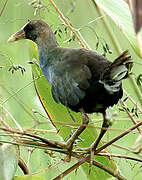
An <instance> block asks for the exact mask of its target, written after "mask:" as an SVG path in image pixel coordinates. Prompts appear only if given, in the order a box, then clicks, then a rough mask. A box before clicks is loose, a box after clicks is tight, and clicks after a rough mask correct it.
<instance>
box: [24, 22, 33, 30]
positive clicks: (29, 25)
mask: <svg viewBox="0 0 142 180" xmlns="http://www.w3.org/2000/svg"><path fill="white" fill-rule="evenodd" d="M25 28H26V30H27V31H32V30H33V29H34V27H33V25H31V24H27V26H26V27H25Z"/></svg>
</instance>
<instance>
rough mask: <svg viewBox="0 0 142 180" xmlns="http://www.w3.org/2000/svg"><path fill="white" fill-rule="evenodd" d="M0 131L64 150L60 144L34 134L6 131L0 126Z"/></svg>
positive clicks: (63, 145) (63, 146)
mask: <svg viewBox="0 0 142 180" xmlns="http://www.w3.org/2000/svg"><path fill="white" fill-rule="evenodd" d="M0 129H1V130H3V131H7V132H11V133H16V134H21V135H25V136H29V137H33V138H36V139H39V140H40V141H41V142H43V143H46V144H47V145H48V146H50V147H54V148H61V149H64V148H65V144H63V143H60V142H58V141H53V140H48V139H45V138H42V137H40V136H37V135H34V134H29V133H26V132H19V131H16V130H12V129H7V128H4V127H1V126H0Z"/></svg>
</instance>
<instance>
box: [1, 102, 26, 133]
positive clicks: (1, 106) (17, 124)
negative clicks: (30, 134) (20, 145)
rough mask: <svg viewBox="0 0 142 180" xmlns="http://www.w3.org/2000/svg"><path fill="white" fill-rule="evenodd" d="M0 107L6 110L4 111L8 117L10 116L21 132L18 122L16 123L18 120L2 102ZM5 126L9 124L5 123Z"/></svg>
mask: <svg viewBox="0 0 142 180" xmlns="http://www.w3.org/2000/svg"><path fill="white" fill-rule="evenodd" d="M0 107H1V108H2V109H4V110H5V111H6V113H7V114H8V115H9V116H10V118H11V119H12V120H13V122H14V123H15V124H16V126H17V128H18V129H19V130H20V131H21V132H23V129H22V127H21V126H20V124H18V122H17V121H16V119H15V118H14V117H13V115H12V114H11V113H10V112H9V111H8V110H7V109H6V108H5V107H4V106H3V105H2V104H0ZM7 126H9V125H7Z"/></svg>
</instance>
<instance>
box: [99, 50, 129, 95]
mask: <svg viewBox="0 0 142 180" xmlns="http://www.w3.org/2000/svg"><path fill="white" fill-rule="evenodd" d="M131 68H132V60H131V56H130V55H129V53H128V50H126V51H124V52H123V53H122V54H121V55H120V56H119V57H118V58H117V59H115V60H114V62H113V63H112V64H111V65H110V67H109V68H108V69H106V71H105V72H104V74H103V78H102V79H103V83H104V86H105V87H106V89H107V90H109V91H110V93H113V92H116V91H118V90H119V88H120V84H121V81H122V79H125V78H127V77H128V74H129V72H130V70H131Z"/></svg>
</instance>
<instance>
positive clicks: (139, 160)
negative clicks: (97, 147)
mask: <svg viewBox="0 0 142 180" xmlns="http://www.w3.org/2000/svg"><path fill="white" fill-rule="evenodd" d="M96 155H97V156H107V157H116V158H123V159H129V160H133V161H138V162H142V159H140V158H135V157H132V156H126V155H120V154H110V153H109V154H108V153H98V154H96Z"/></svg>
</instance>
